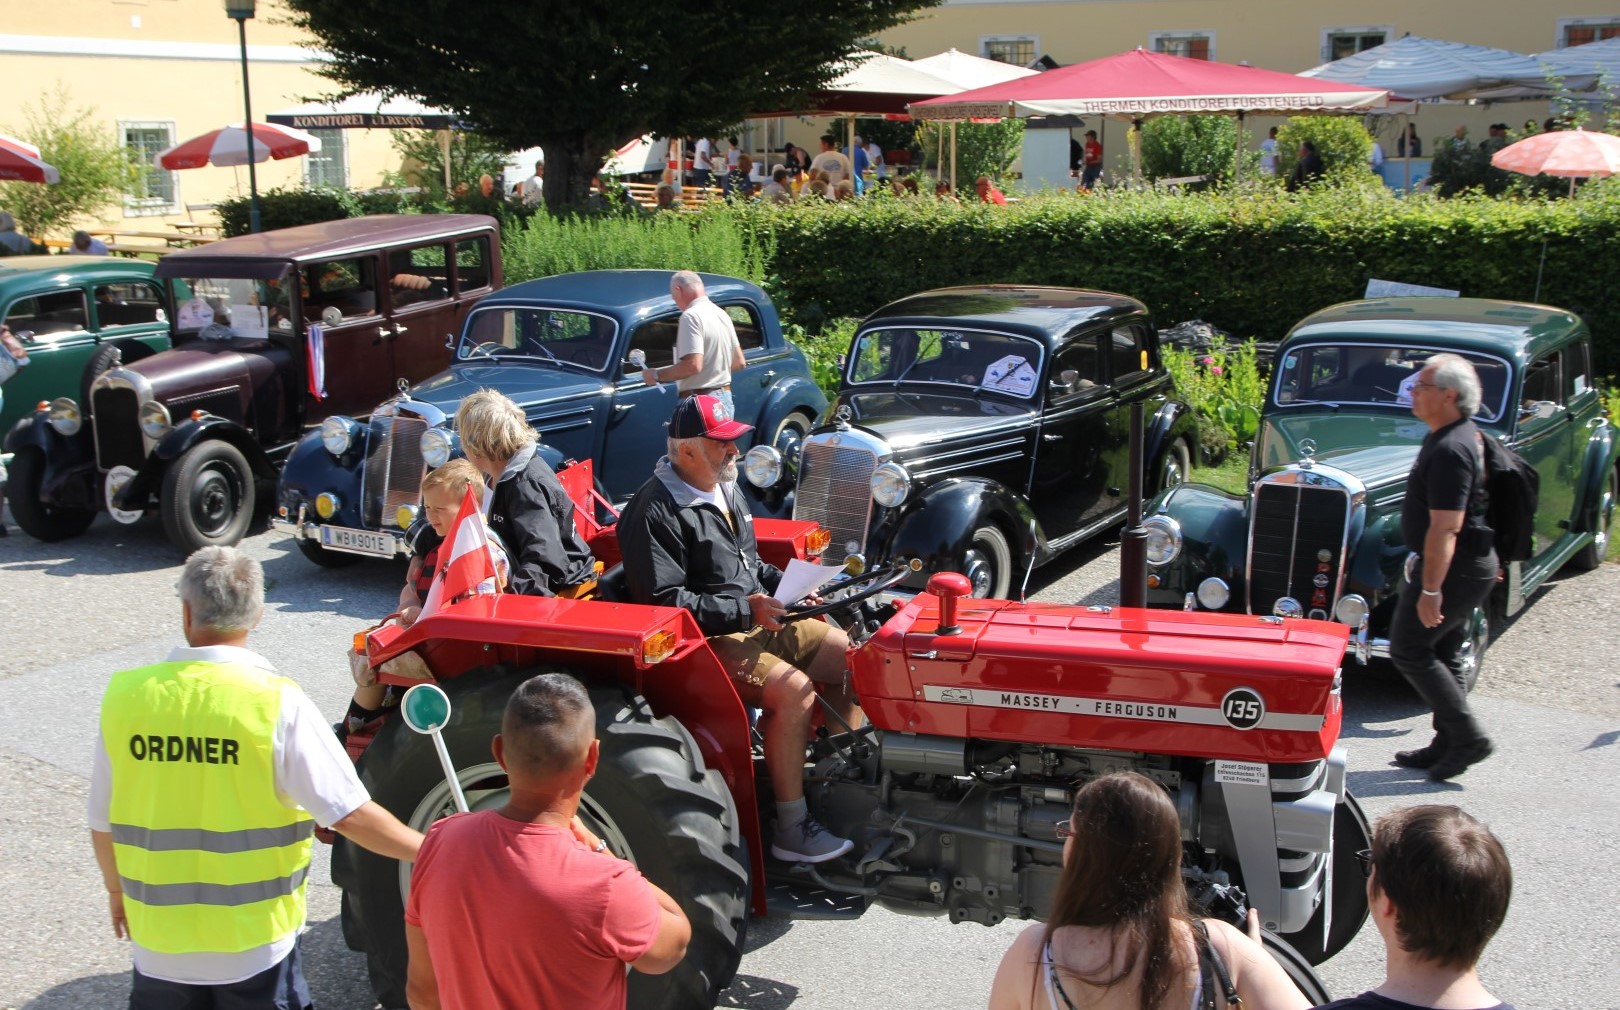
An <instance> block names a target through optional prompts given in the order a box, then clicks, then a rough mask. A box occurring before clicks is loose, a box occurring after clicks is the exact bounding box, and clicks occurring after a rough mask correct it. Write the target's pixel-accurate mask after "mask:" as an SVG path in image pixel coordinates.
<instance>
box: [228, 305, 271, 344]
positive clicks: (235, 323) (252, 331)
mask: <svg viewBox="0 0 1620 1010" xmlns="http://www.w3.org/2000/svg"><path fill="white" fill-rule="evenodd" d="M231 335H232V336H236V337H246V338H248V339H249V340H263V339H264V338H265V337H267V336H269V335H270V311H269V310H268V309H266V308H265V307H264V306H263V305H232V306H231Z"/></svg>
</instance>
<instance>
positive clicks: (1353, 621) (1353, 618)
mask: <svg viewBox="0 0 1620 1010" xmlns="http://www.w3.org/2000/svg"><path fill="white" fill-rule="evenodd" d="M1371 609H1372V608H1371V607H1369V606H1367V601H1366V599H1364V598H1363V597H1361V596H1358V595H1357V594H1355V593H1345V594H1344V595H1343V596H1341V597H1339V602H1338V603H1336V604H1334V606H1333V619H1334V620H1335V621H1338V622H1339V623H1340V624H1347V625H1349V626H1350V627H1351V628H1359V627H1361V622H1362V621H1365V620H1366V619H1367V613H1368V611H1370V610H1371Z"/></svg>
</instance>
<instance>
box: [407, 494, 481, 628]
mask: <svg viewBox="0 0 1620 1010" xmlns="http://www.w3.org/2000/svg"><path fill="white" fill-rule="evenodd" d="M495 551H496V548H495V545H494V544H493V543H492V542H491V540H490V537H489V527H488V526H487V525H485V522H484V514H483V512H482V511H480V510H479V502H478V498H477V496H476V495H474V494H473V489H472V487H471V486H469V487H468V488H467V493H466V495H465V496H463V497H462V499H461V511H460V512H458V513H457V514H456V521H455V524H454V525H452V526H451V527H450V535H449V536H448V537H445V540H444V543H443V544H440V545H439V570H438V572H437V573H436V574H435V575H434V576H433V588H432V589H429V590H428V596H427V599H426V600H425V601H423V603H422V614H421V616H422V617H427V616H428V615H429V614H432V613H435V612H436V611H438V610H441V609H443V608H444V607H445V606H447V605H448V604H450V603H451V602H453V601H455V600H458V599H460V598H461V597H463V596H465V595H467V594H468V593H472V592H477V591H480V587H481V586H483V585H484V584H485V583H486V582H487V583H489V584H490V585H492V586H499V585H500V581H499V577H498V576H497V574H496V572H497V570H498V569H497V562H496V559H497V555H496V553H495ZM418 620H420V618H418Z"/></svg>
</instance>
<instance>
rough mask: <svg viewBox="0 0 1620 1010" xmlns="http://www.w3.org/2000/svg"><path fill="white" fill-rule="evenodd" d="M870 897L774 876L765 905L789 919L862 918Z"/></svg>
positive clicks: (766, 893)
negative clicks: (778, 878)
mask: <svg viewBox="0 0 1620 1010" xmlns="http://www.w3.org/2000/svg"><path fill="white" fill-rule="evenodd" d="M869 903H870V902H869V899H867V898H865V897H863V896H861V895H858V894H841V893H839V892H838V891H829V890H828V889H826V888H825V887H821V886H820V885H818V884H814V883H811V882H809V881H786V880H772V881H770V882H768V883H767V884H766V885H765V906H766V908H767V909H768V910H769V912H770V914H771V915H779V916H782V917H784V918H787V919H816V920H833V919H859V918H860V917H861V915H862V914H863V913H865V911H866V909H867V905H868V904H869Z"/></svg>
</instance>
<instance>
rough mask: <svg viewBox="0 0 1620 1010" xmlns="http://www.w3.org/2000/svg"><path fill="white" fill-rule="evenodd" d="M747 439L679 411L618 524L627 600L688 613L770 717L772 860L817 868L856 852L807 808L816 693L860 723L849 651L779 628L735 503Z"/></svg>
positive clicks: (710, 402) (742, 509)
mask: <svg viewBox="0 0 1620 1010" xmlns="http://www.w3.org/2000/svg"><path fill="white" fill-rule="evenodd" d="M752 430H753V427H752V426H751V425H747V424H743V423H742V422H740V421H734V420H731V419H730V418H729V416H728V415H727V413H726V409H725V406H724V404H722V403H721V402H720V401H719V400H717V399H715V398H714V397H712V396H704V395H702V394H699V395H697V396H691V397H687V398H686V399H684V400H682V401H681V402H680V405H679V406H677V407H676V408H675V414H674V416H673V417H672V418H671V419H670V422H669V442H668V451H669V454H668V455H667V456H665V457H664V458H663V459H661V460H659V461H658V465H657V467H656V468H654V471H653V476H652V479H650V480H648V481H647V483H645V484H643V485H642V486H641V489H640V490H638V491H637V492H636V494H635V497H634V498H632V499H631V500H630V504H628V505H626V506H625V509H624V512H623V513H622V514H621V515H620V516H619V546H620V548H621V550H622V551H623V553H624V579H625V588H626V590H627V591H628V593H629V595H630V599H631V600H633V601H635V602H636V603H644V604H657V605H660V606H666V607H685V608H686V609H687V610H689V611H691V613H692V616H693V617H694V618H695V619H696V620H697V624H698V627H699V628H701V629H702V630H703V633H704V634H705V635H707V636H708V637H709V644H710V645H711V646H712V647H713V649H714V652H715V655H716V656H717V657H718V658H719V659H720V662H721V663H722V664H723V665H724V666H725V668H726V671H727V672H728V673H730V674H731V677H732V681H733V683H734V684H735V685H736V688H737V693H738V695H739V696H741V698H742V700H743V702H744V703H745V704H747V705H749V706H751V707H757V708H763V709H764V710H765V714H764V715H763V716H762V717H761V718H760V721H759V725H760V731H761V733H762V735H763V736H764V737H765V766H766V768H767V769H768V770H769V771H770V776H771V785H772V788H773V789H774V791H775V793H776V835H775V838H774V840H773V843H772V845H771V855H773V856H775V857H776V858H777V859H781V860H785V861H788V862H801V863H820V862H825V861H826V860H829V859H836V858H837V857H839V856H841V855H843V854H844V853H845V852H848V851H849V850H850V848H851V843H850V842H849V841H848V840H847V839H844V838H838V837H835V836H834V835H832V834H830V833H829V832H828V831H827V829H826V828H824V827H822V826H821V824H820V823H819V822H817V821H816V819H815V818H814V817H811V816H810V814H809V812H808V810H807V808H806V806H805V801H804V758H805V751H804V748H805V741H806V740H807V739H808V738H809V733H810V716H811V713H812V711H813V710H814V708H815V704H816V697H815V695H816V686H817V685H818V684H819V685H820V687H821V692H822V694H823V695H824V696H825V697H826V698H827V700H828V701H829V702H830V703H831V704H832V706H833V708H834V709H835V710H836V711H837V712H838V715H839V717H840V718H842V719H843V720H844V722H845V724H846V725H849V726H854V725H855V724H856V721H857V720H858V719H859V718H860V710H859V709H858V708H856V706H855V699H854V697H853V696H852V695H851V694H850V692H849V690H848V688H847V687H845V686H844V684H845V681H844V651H845V649H847V648H848V646H849V639H848V638H846V637H845V635H844V633H843V632H842V631H839V630H838V629H837V628H834V627H832V626H831V625H829V624H827V623H825V622H823V621H816V620H806V621H796V622H792V623H788V624H784V623H783V622H782V620H781V619H782V617H783V616H784V615H785V610H784V608H783V606H782V604H780V603H778V602H777V601H776V600H774V599H773V598H772V597H771V595H770V594H771V591H772V590H774V589H775V588H776V587H777V585H778V584H779V583H780V582H781V580H782V572H781V570H780V569H778V568H776V567H775V566H773V565H768V564H766V563H765V562H763V561H761V560H760V557H759V551H758V548H757V546H756V544H755V541H754V526H753V522H754V520H753V517H752V516H750V515H749V514H748V507H747V505H745V504H744V503H743V498H742V495H741V494H740V493H739V492H738V491H737V456H738V449H737V444H736V440H737V439H739V438H741V437H742V436H744V435H746V434H748V433H749V432H750V431H752Z"/></svg>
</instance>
